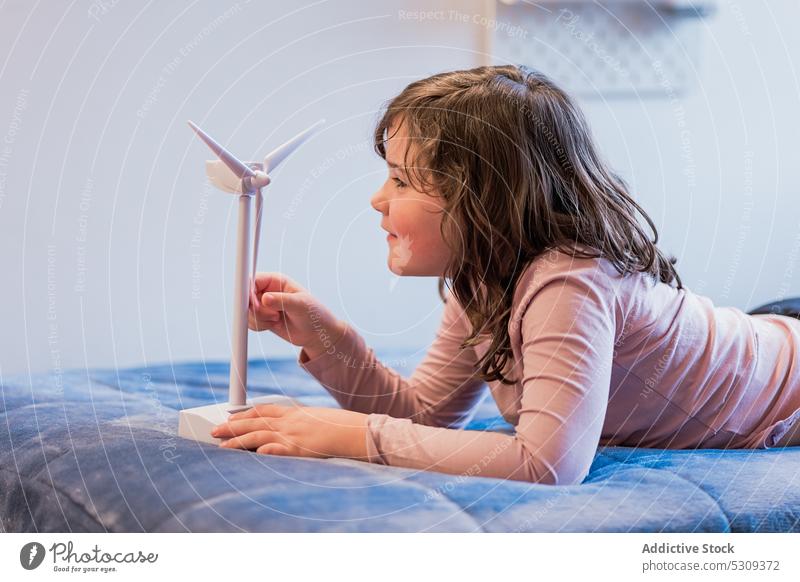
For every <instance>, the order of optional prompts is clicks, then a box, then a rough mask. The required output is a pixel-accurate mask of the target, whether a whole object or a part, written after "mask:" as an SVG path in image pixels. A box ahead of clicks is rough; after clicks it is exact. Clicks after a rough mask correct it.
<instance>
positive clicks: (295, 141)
mask: <svg viewBox="0 0 800 582" xmlns="http://www.w3.org/2000/svg"><path fill="white" fill-rule="evenodd" d="M324 123H325V120H324V119H320V120H319V121H317V122H316V123H315V124H314V125H312V126H311V127H309V128H308V129H306V130H303V131H301V132H300V133H298V134H297V135H296V136H294V137H293V138H292V139H290V140H289V141H287V142H286V143H285V144H283V145H282V146H280V147H278V148H276V149H274V150H273V151H271V152H270V153H268V154H267V156H266V157H265V158H264V172H266V173H268V174H269V173H270V172H271V171H272V170H274V169H275V168H277V167H278V165H280V163H281V162H282V161H283V160H285V159H286V158H288V157H289V156H290V155H291V154H292V152H293V151H294V150H296V149H297V148H298V147H300V144H302V143H303V142H304V141H306V140H307V139H308V138H309V137H311V136H312V135H313V134H314V133H316V132H317V131H318V130H319V128H320V127H322V125H323V124H324Z"/></svg>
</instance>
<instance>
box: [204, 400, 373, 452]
mask: <svg viewBox="0 0 800 582" xmlns="http://www.w3.org/2000/svg"><path fill="white" fill-rule="evenodd" d="M211 436H214V437H217V438H227V439H228V440H226V441H223V442H222V443H221V444H220V446H221V447H227V448H231V449H248V450H255V451H256V452H257V453H262V454H267V455H291V456H296V457H317V458H327V457H346V458H350V459H357V460H360V461H364V460H367V445H366V436H367V415H366V414H362V413H360V412H354V411H352V410H341V409H338V408H322V407H311V406H296V405H295V406H280V405H278V404H257V405H255V406H254V407H253V408H251V409H250V410H245V411H244V412H237V413H236V414H232V415H230V416H229V417H228V421H227V422H224V423H222V424H220V425H218V426H216V427H215V428H214V430H212V431H211Z"/></svg>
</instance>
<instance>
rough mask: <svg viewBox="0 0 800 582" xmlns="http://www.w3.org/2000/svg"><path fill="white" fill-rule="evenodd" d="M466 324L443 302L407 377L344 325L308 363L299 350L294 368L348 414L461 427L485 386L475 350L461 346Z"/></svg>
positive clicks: (455, 308) (451, 304)
mask: <svg viewBox="0 0 800 582" xmlns="http://www.w3.org/2000/svg"><path fill="white" fill-rule="evenodd" d="M468 326H469V322H468V320H467V319H466V316H465V315H464V313H463V312H462V311H461V309H460V308H459V307H458V304H457V302H456V300H455V299H454V298H452V297H451V298H450V299H449V300H448V301H447V303H445V307H444V311H443V314H442V320H441V324H440V326H439V330H438V331H437V334H436V339H435V340H434V341H433V343H432V345H431V347H430V349H429V350H428V352H427V353H426V355H425V357H424V359H423V360H422V362H421V363H420V364H419V366H417V368H416V369H415V370H414V372H413V374H412V375H411V376H410V377H409V378H408V379H406V378H404V377H403V376H401V375H400V374H398V373H397V372H396V371H395V370H393V369H392V368H391V367H387V366H385V365H383V364H382V363H381V362H380V361H378V360H377V358H376V357H375V354H374V352H373V350H372V349H371V348H369V347H368V346H367V345H366V343H365V342H364V339H363V338H362V337H361V336H360V335H359V334H358V333H357V332H356V331H355V330H354V329H353V328H352V327H350V326H349V325H346V324H345V331H344V334H343V335H342V337H341V339H339V340H338V341H337V342H336V344H335V345H333V346H330V347H329V348H328V349H327V350H325V351H322V352H321V353H316V354H315V355H313V356H312V357H311V358H310V359H309V357H308V354H307V353H306V351H305V349H303V350H301V351H300V354H299V355H298V364H299V365H300V367H302V368H303V369H305V370H306V371H307V372H308V373H310V374H311V375H312V376H314V377H315V378H316V379H317V380H319V382H320V383H321V384H322V385H323V386H325V388H326V389H327V390H328V392H330V393H331V395H332V396H333V397H334V398H335V399H336V401H337V402H338V403H339V404H340V405H341V407H342V408H344V409H346V410H355V411H357V412H363V413H366V414H369V413H381V414H387V415H390V416H392V417H397V418H406V419H410V420H411V421H413V422H415V423H419V424H424V425H431V426H440V427H461V426H464V425H465V424H466V423H467V422H469V420H470V418H471V417H472V414H473V412H474V409H475V407H476V405H477V404H478V402H479V401H480V400H481V398H482V397H483V396H484V395H485V387H486V385H485V383H484V382H483V381H481V380H480V379H477V378H476V377H475V374H476V371H477V369H476V366H475V362H476V357H475V350H474V349H473V348H471V347H470V348H466V349H460V348H459V344H460V342H461V341H462V340H463V339H464V338H465V337H466V336H467V332H468V329H469V327H468Z"/></svg>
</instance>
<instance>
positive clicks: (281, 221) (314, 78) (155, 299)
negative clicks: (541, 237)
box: [0, 0, 800, 375]
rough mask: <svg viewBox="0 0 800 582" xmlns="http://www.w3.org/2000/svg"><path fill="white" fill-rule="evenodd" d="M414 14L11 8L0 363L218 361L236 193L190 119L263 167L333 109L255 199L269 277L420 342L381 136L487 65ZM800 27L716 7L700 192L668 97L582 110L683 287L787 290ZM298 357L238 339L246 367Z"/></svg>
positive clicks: (692, 113) (476, 33)
mask: <svg viewBox="0 0 800 582" xmlns="http://www.w3.org/2000/svg"><path fill="white" fill-rule="evenodd" d="M411 4H412V3H409V2H405V3H403V2H389V1H383V2H375V3H370V2H342V1H337V2H333V1H327V2H326V1H320V2H315V3H303V4H301V3H279V2H263V3H262V2H244V1H241V2H239V3H237V4H232V3H231V4H228V7H224V6H222V5H221V3H217V2H212V1H210V0H207V1H202V2H193V3H188V2H187V3H178V2H171V3H163V2H161V3H155V2H150V3H147V4H142V3H134V2H127V1H119V2H117V3H114V2H113V1H112V0H106V1H105V2H100V1H97V2H94V3H91V2H82V3H73V4H72V5H62V4H57V3H48V4H47V5H43V4H36V5H31V3H29V2H27V1H24V0H10V1H8V2H6V3H5V4H3V6H2V8H0V11H1V12H0V55H2V56H1V57H0V140H1V141H0V237H1V238H0V256H1V257H2V265H3V276H4V283H5V284H4V291H3V301H2V302H0V326H2V332H1V333H0V374H3V375H7V374H10V373H25V372H29V371H39V370H44V369H52V368H58V367H61V368H66V367H83V366H109V367H110V366H116V365H120V366H124V365H130V364H139V363H150V362H162V361H180V360H196V359H225V358H227V355H228V352H229V349H228V345H229V339H228V336H229V327H230V326H229V320H230V303H231V301H230V299H231V294H232V289H231V280H232V266H233V265H232V263H233V248H232V242H233V235H234V229H235V214H234V204H233V200H232V199H231V198H230V197H229V196H228V195H225V194H222V193H219V192H217V191H214V190H211V189H210V188H209V187H208V186H207V185H206V184H205V178H204V172H203V160H205V159H206V158H207V157H209V156H208V152H207V151H206V150H205V149H204V146H203V145H202V144H201V143H200V142H199V141H198V140H197V139H196V138H195V137H194V136H193V134H192V132H191V131H190V130H189V129H188V127H187V126H186V120H187V119H192V120H194V121H196V122H197V123H199V124H200V125H201V126H203V127H205V128H206V129H207V130H208V131H209V132H211V133H212V135H214V136H215V137H218V138H219V139H220V140H222V141H224V142H225V143H226V144H228V145H229V147H230V148H231V149H232V150H233V151H235V152H237V153H240V154H241V155H242V156H244V157H248V158H251V159H257V158H258V157H259V156H261V155H263V153H264V152H265V151H266V150H268V149H269V148H270V147H271V146H273V145H275V144H277V143H280V142H281V141H282V140H284V139H286V138H287V137H289V136H291V135H293V134H294V133H296V132H297V131H299V130H300V129H302V128H303V127H304V126H305V125H307V124H308V123H310V122H312V121H314V120H316V119H318V118H320V117H325V118H327V120H328V124H327V127H326V129H325V130H324V132H323V133H322V134H321V135H319V137H318V138H315V139H314V140H313V141H312V142H311V143H309V144H308V145H307V146H304V148H303V152H302V154H298V155H297V156H296V157H294V158H292V159H291V160H290V161H288V162H287V163H286V165H285V166H284V167H283V168H282V169H281V170H280V171H279V172H278V173H276V175H275V177H274V182H273V184H272V185H271V186H270V188H269V189H268V195H267V216H266V221H265V228H264V233H265V236H264V240H263V244H262V247H261V252H262V255H261V256H262V260H261V261H260V268H261V269H262V270H280V271H284V272H286V273H288V274H290V275H291V276H292V277H294V278H296V279H297V280H298V281H300V282H301V283H302V284H304V285H306V286H307V287H308V288H309V289H310V290H311V291H312V292H314V293H315V294H316V295H317V296H319V297H320V298H321V299H322V300H323V301H324V302H325V303H326V304H327V305H328V306H329V307H330V308H331V309H333V310H334V311H335V312H336V313H337V314H338V315H339V316H340V317H342V318H346V319H347V320H348V321H350V322H351V323H352V324H353V325H355V326H356V327H357V328H358V329H359V330H360V331H361V332H362V333H363V334H364V336H365V338H366V339H367V341H368V343H369V344H370V345H372V346H374V347H376V348H382V347H408V346H414V347H417V348H420V349H424V348H425V346H426V345H427V343H428V342H429V340H430V339H431V338H432V337H433V334H434V331H435V329H436V326H437V324H438V319H439V314H440V309H441V305H440V302H439V299H438V297H437V294H436V291H435V287H436V282H435V280H434V279H419V278H407V279H400V280H399V281H398V280H396V278H395V277H394V276H393V275H392V274H391V273H390V272H389V271H388V270H387V268H386V245H385V241H384V240H383V237H382V236H381V233H382V231H381V230H380V229H379V228H378V223H379V217H378V215H377V213H375V212H374V211H373V210H372V209H371V208H370V206H369V198H370V196H371V195H372V193H373V191H374V189H375V188H377V187H378V186H379V184H380V183H381V182H382V180H383V179H384V172H385V170H384V166H383V163H382V161H381V160H380V159H379V158H378V157H377V156H375V155H374V154H373V153H372V150H371V141H370V136H371V129H372V126H373V125H374V123H375V121H376V119H377V115H378V109H379V108H380V106H381V104H382V103H383V102H384V101H385V100H387V99H388V98H390V97H391V96H393V95H394V94H396V93H397V92H398V91H399V90H400V89H401V88H402V87H403V86H405V84H407V83H408V82H410V81H411V80H413V79H416V78H419V77H422V76H425V75H428V74H431V73H433V72H437V71H440V70H445V69H454V68H464V67H470V66H474V65H476V64H478V58H479V57H478V54H477V51H478V50H479V48H480V44H479V40H480V34H481V32H482V31H481V29H480V26H475V25H465V24H463V23H461V22H459V21H457V20H447V19H444V20H440V21H438V22H430V23H423V24H420V23H419V22H415V21H413V20H408V19H404V18H400V17H399V10H413V9H415V8H422V9H437V8H441V9H447V8H448V7H449V6H450V5H451V4H452V5H455V4H456V3H455V2H451V3H447V2H440V3H435V2H426V3H421V2H420V3H417V5H416V6H412V5H411ZM457 4H458V7H459V10H460V11H461V12H462V13H471V12H476V11H478V10H480V6H481V3H480V2H478V1H477V0H476V1H473V2H467V3H464V2H459V3H457ZM798 18H800V8H799V7H798V5H797V3H796V2H794V1H793V0H782V1H770V2H766V1H758V2H757V1H752V2H740V4H738V5H734V4H731V3H729V2H725V1H724V0H723V1H722V2H721V10H720V11H719V13H718V15H717V16H716V17H715V18H714V19H712V20H710V21H709V22H708V26H709V29H708V31H707V34H706V37H707V38H706V43H705V50H704V55H703V57H704V62H703V63H702V69H701V70H700V76H699V78H698V79H697V84H698V89H697V90H696V91H695V92H694V93H693V94H691V95H689V96H688V97H687V98H686V99H685V101H684V102H683V105H684V107H685V109H686V112H687V123H688V127H689V128H690V130H691V131H690V144H691V147H690V149H691V162H692V165H693V168H694V171H695V175H696V183H695V184H694V186H693V187H691V185H688V184H687V179H686V176H685V175H684V170H685V169H686V166H687V159H686V157H685V149H684V147H683V146H684V144H682V141H681V139H682V138H681V133H680V131H679V129H678V127H677V124H676V120H675V115H674V111H673V108H674V105H673V104H671V103H669V102H668V101H666V100H663V99H662V100H648V101H637V100H619V101H606V102H603V101H597V100H585V101H584V103H583V104H584V106H585V108H586V112H587V114H588V115H589V117H590V120H591V122H592V125H593V127H594V130H595V133H596V134H597V137H598V140H599V141H600V142H601V144H602V146H603V149H604V151H605V152H606V154H607V156H608V157H609V158H610V159H611V160H612V162H613V163H614V164H615V165H616V166H617V167H618V168H619V169H620V171H622V172H623V174H624V175H625V176H626V177H627V178H628V179H629V180H630V181H631V183H632V184H633V186H634V187H635V191H636V194H637V196H638V197H639V199H640V200H641V202H642V203H643V204H644V206H645V208H646V209H647V210H648V211H649V212H650V213H651V215H652V216H653V218H654V219H655V220H656V222H657V223H658V226H659V229H660V232H661V235H662V240H663V241H664V245H663V248H665V250H668V251H671V252H674V253H676V254H677V255H678V256H679V262H678V266H679V268H680V272H681V273H682V275H683V278H684V281H685V282H686V284H688V285H689V286H690V287H691V288H693V289H694V290H696V291H701V292H703V293H705V294H708V295H709V296H711V297H712V298H714V299H715V300H716V301H717V302H718V303H720V304H726V305H736V306H739V307H741V308H743V309H744V308H747V307H752V306H754V305H755V304H757V303H760V302H764V301H767V300H770V299H773V298H776V297H778V296H786V295H792V294H794V295H800V266H798V255H800V213H798V210H800V197H799V196H798V182H800V178H798V175H797V160H798V159H800V158H798V153H799V152H798V150H799V149H800V147H799V146H798V144H797V140H796V136H798V135H800V131H799V130H800V117H799V116H798V115H797V111H798V102H799V101H800V99H798V97H799V96H800V83H798V76H797V74H796V70H795V67H796V64H797V57H798V56H800V39H799V38H798V36H797V35H796V34H794V29H795V28H796V23H797V21H798ZM531 64H533V65H535V63H531ZM684 136H685V134H684ZM4 148H5V149H4ZM682 152H683V154H682ZM295 353H296V348H293V347H292V346H289V345H287V344H285V343H283V342H281V341H280V340H277V339H275V338H271V337H269V336H267V335H264V334H252V335H251V357H258V356H259V355H294V354H295Z"/></svg>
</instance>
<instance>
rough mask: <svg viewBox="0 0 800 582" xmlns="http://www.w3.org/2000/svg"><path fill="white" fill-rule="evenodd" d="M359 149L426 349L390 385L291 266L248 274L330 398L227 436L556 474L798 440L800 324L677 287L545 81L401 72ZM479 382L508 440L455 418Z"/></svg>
mask: <svg viewBox="0 0 800 582" xmlns="http://www.w3.org/2000/svg"><path fill="white" fill-rule="evenodd" d="M375 147H376V150H377V152H378V153H379V154H380V155H381V156H382V157H383V158H384V159H385V160H386V163H387V165H388V168H389V177H388V179H387V180H386V182H385V183H384V184H383V186H382V187H381V189H380V190H379V191H378V192H377V193H376V194H375V195H374V197H373V198H372V206H373V207H374V208H375V210H377V211H378V212H379V213H380V215H381V227H382V228H383V229H385V230H386V231H387V232H388V233H389V234H388V236H387V240H388V246H389V258H388V265H389V269H391V270H392V271H393V272H394V273H396V274H397V275H405V276H428V277H439V278H440V279H439V293H440V295H442V299H443V300H444V301H445V306H444V311H443V316H442V321H441V327H440V329H439V331H438V333H437V335H436V339H435V340H434V342H433V344H432V345H431V347H430V349H429V350H428V352H427V354H426V356H425V358H424V360H423V361H422V362H421V364H420V365H419V367H418V368H417V369H416V370H415V371H414V373H413V374H412V376H411V377H410V378H407V379H406V378H403V377H401V376H400V375H399V374H398V373H397V372H395V371H393V370H391V369H388V368H386V367H383V366H382V365H381V364H380V362H378V361H376V359H375V356H374V354H373V351H372V350H371V349H370V348H369V347H368V346H366V345H365V342H364V340H363V339H362V338H361V337H360V336H359V335H358V333H357V332H356V331H355V330H354V329H353V328H352V327H350V326H349V325H347V324H346V323H345V322H342V321H340V320H338V319H337V318H336V317H335V316H334V315H332V314H331V313H330V312H329V311H328V310H327V309H326V308H325V307H324V306H322V305H321V304H320V303H319V302H318V301H316V300H315V299H314V298H313V297H312V296H311V295H310V294H309V293H308V292H307V291H306V290H305V289H303V288H302V287H301V286H300V285H298V284H297V283H295V282H294V281H292V280H291V279H290V278H289V277H286V276H284V275H281V274H279V273H262V274H259V276H258V277H257V279H258V280H257V282H256V283H257V289H258V291H259V293H260V294H261V304H260V305H253V306H252V309H251V315H250V327H251V328H252V329H256V330H263V329H269V330H271V331H272V332H274V333H275V334H277V335H279V336H280V337H282V338H284V339H286V340H287V341H290V342H292V343H293V344H294V345H297V346H301V347H302V349H301V350H300V353H299V356H298V363H299V365H300V366H301V367H302V368H304V369H305V370H306V371H308V372H309V373H310V374H312V375H313V376H314V377H315V378H317V379H318V380H319V381H320V382H321V383H322V384H323V385H324V386H325V387H326V388H327V389H328V390H329V391H330V393H331V394H332V395H333V396H334V397H335V398H336V400H337V401H338V402H339V403H340V404H341V406H342V409H328V408H311V407H283V406H275V405H261V406H256V407H255V408H253V409H250V410H249V411H246V412H243V413H239V414H235V415H233V416H231V418H230V420H229V422H227V423H224V424H222V425H220V426H219V427H218V428H217V430H216V431H215V433H214V434H215V436H219V437H223V438H228V439H229V440H227V441H225V442H224V444H223V446H227V447H233V448H245V449H255V450H257V451H258V452H259V453H269V454H278V455H300V456H314V457H331V456H341V457H349V458H354V459H361V460H364V461H369V462H372V463H382V464H388V465H396V466H403V467H411V468H418V469H430V470H434V471H441V472H446V473H453V474H466V475H482V476H487V477H499V478H503V479H516V480H524V481H531V482H538V483H546V484H553V485H555V484H558V485H569V484H578V483H580V482H581V481H583V479H584V478H585V477H586V475H587V473H588V472H589V468H590V466H591V464H592V461H593V458H594V455H595V452H596V449H597V447H598V445H621V446H631V447H656V448H672V449H686V448H699V447H702V448H770V447H773V446H785V445H800V430H797V427H800V422H799V423H795V420H796V419H797V418H798V417H800V362H798V354H800V320H797V319H794V318H792V317H788V316H783V315H772V314H766V315H757V316H756V315H747V314H745V313H743V312H742V311H740V310H739V309H736V308H733V307H715V306H713V305H712V302H711V301H710V300H709V299H708V298H706V297H703V296H701V295H697V294H694V293H692V292H691V291H690V290H689V289H688V288H686V287H684V286H683V285H682V284H681V280H680V277H679V276H678V273H677V272H676V269H675V266H674V265H675V259H674V258H669V259H668V258H667V257H665V256H664V254H662V252H661V251H660V250H659V249H658V248H657V247H656V244H655V243H656V242H657V241H658V233H657V231H656V228H655V225H654V224H653V222H652V220H651V219H650V218H649V217H648V216H647V215H646V213H645V212H644V211H643V210H642V209H641V207H640V206H639V205H638V204H637V203H636V202H635V201H634V200H633V199H632V198H631V196H630V194H629V192H628V190H627V187H626V185H625V183H624V182H623V181H622V180H621V179H620V178H619V176H617V175H616V174H614V173H613V172H612V171H611V170H610V169H609V168H608V167H607V166H606V165H605V164H604V162H603V161H602V160H601V158H600V156H599V155H598V153H597V150H596V149H595V146H594V144H593V142H592V139H591V136H590V132H589V128H588V127H587V124H586V121H585V120H584V118H583V116H582V114H581V112H580V111H579V110H578V109H577V108H576V106H575V105H574V104H573V102H572V101H571V100H570V99H569V97H568V96H567V95H565V94H564V92H563V91H561V90H560V89H559V88H558V87H557V86H555V85H554V84H553V83H552V82H551V81H550V80H548V79H547V78H546V77H545V76H544V75H542V74H540V73H537V72H535V71H532V70H530V69H526V68H524V67H514V66H497V67H479V68H476V69H471V70H466V71H454V72H448V73H443V74H438V75H434V76H432V77H430V78H427V79H423V80H421V81H417V82H415V83H412V84H411V85H409V86H408V87H407V88H406V89H405V90H404V91H403V92H402V93H400V95H398V96H397V97H396V98H395V99H394V100H392V101H391V102H390V104H389V105H388V108H387V110H386V112H385V114H384V115H383V118H382V119H381V120H380V122H379V123H378V126H377V128H376V130H375ZM637 212H639V213H641V215H642V216H643V217H644V219H645V220H646V221H647V223H648V224H649V226H650V228H651V229H652V230H653V235H654V236H653V240H652V241H651V240H649V237H648V236H647V235H646V233H645V231H644V229H643V228H642V227H641V226H640V224H639V223H638V222H637V218H636V213H637ZM445 287H447V289H448V294H447V296H445V294H444V288H445ZM485 383H488V385H489V387H490V389H491V393H492V396H493V397H494V399H495V401H496V402H497V405H498V407H499V409H500V411H501V412H502V414H503V417H504V418H505V419H506V420H507V421H508V422H509V423H511V424H513V425H514V426H515V428H516V432H515V434H514V435H513V436H511V435H508V434H504V433H501V432H481V431H467V430H460V429H462V428H463V427H464V425H465V424H466V423H467V422H468V421H469V420H470V418H471V416H472V413H473V410H474V409H475V407H476V405H477V404H478V402H479V401H480V399H481V397H482V396H483V395H484V387H485ZM790 428H794V431H792V430H790Z"/></svg>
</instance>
